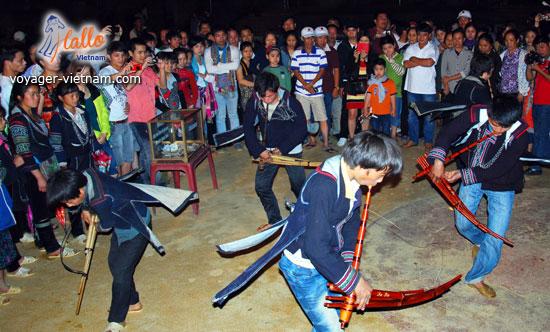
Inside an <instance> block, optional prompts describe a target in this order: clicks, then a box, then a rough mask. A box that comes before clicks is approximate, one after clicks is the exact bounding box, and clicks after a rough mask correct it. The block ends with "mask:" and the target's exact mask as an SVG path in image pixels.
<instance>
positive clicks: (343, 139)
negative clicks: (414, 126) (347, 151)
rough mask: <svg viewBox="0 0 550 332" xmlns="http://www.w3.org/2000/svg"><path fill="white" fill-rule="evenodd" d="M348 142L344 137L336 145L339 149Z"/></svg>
mask: <svg viewBox="0 0 550 332" xmlns="http://www.w3.org/2000/svg"><path fill="white" fill-rule="evenodd" d="M347 142H348V140H347V139H346V138H344V137H342V138H340V139H339V140H338V143H336V145H338V146H339V147H343V146H344V145H346V143H347Z"/></svg>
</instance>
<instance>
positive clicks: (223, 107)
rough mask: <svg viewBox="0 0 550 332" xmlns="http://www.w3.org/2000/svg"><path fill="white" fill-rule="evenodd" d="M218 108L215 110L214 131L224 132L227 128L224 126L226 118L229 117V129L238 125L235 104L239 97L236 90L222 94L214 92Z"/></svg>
mask: <svg viewBox="0 0 550 332" xmlns="http://www.w3.org/2000/svg"><path fill="white" fill-rule="evenodd" d="M215 95H216V102H217V103H218V110H217V111H216V131H217V132H218V133H225V132H226V131H227V130H228V129H227V126H226V123H225V121H226V118H227V117H229V125H230V128H229V129H235V128H237V127H238V126H239V114H238V113H237V104H238V101H239V97H238V94H237V92H232V93H228V94H227V95H223V94H221V93H215Z"/></svg>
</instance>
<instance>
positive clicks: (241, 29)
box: [239, 25, 254, 34]
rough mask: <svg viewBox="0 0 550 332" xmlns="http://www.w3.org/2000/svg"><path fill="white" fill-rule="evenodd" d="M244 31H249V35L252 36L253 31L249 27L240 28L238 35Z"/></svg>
mask: <svg viewBox="0 0 550 332" xmlns="http://www.w3.org/2000/svg"><path fill="white" fill-rule="evenodd" d="M244 30H248V31H250V33H251V34H254V29H252V27H251V26H249V25H245V26H242V27H241V28H240V29H239V33H241V32H243V31H244Z"/></svg>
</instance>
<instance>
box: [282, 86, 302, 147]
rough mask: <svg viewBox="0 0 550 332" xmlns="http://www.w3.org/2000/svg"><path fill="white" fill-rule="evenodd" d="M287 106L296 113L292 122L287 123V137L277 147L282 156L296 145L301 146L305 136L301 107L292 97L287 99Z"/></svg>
mask: <svg viewBox="0 0 550 332" xmlns="http://www.w3.org/2000/svg"><path fill="white" fill-rule="evenodd" d="M289 98H290V100H289V106H290V108H291V109H292V110H293V111H294V113H296V117H295V118H294V119H293V121H288V122H289V123H288V126H287V128H288V135H287V137H286V139H285V140H284V141H283V142H282V143H281V144H280V146H278V148H279V150H280V151H281V153H282V154H283V155H286V154H288V153H289V152H290V151H292V149H294V148H295V147H296V146H297V145H298V144H301V143H302V142H303V141H304V139H305V138H306V136H307V124H306V115H305V113H304V109H303V108H302V105H301V104H300V103H299V102H298V101H297V100H296V98H294V97H289Z"/></svg>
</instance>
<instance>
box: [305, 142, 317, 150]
mask: <svg viewBox="0 0 550 332" xmlns="http://www.w3.org/2000/svg"><path fill="white" fill-rule="evenodd" d="M316 146H317V143H307V144H306V149H312V148H314V147H316Z"/></svg>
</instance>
